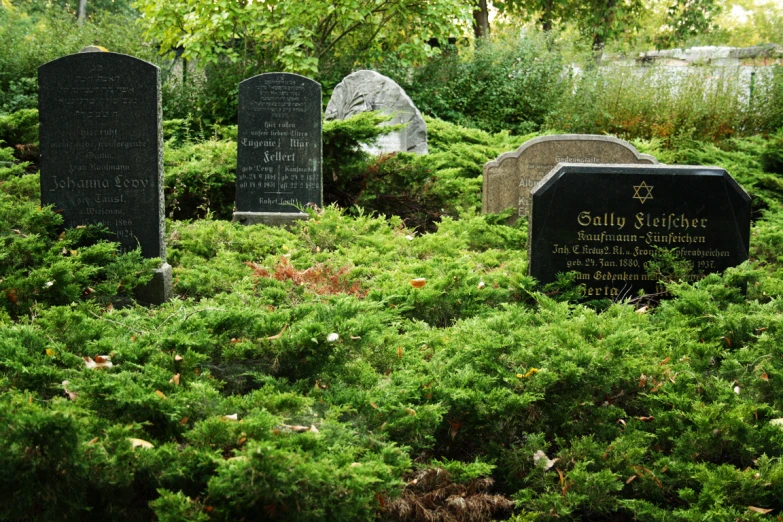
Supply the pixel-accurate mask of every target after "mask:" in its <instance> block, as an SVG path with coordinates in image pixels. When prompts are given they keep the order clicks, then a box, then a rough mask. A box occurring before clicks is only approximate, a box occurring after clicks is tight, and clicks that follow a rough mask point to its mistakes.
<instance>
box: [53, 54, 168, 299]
mask: <svg viewBox="0 0 783 522" xmlns="http://www.w3.org/2000/svg"><path fill="white" fill-rule="evenodd" d="M38 108H39V118H40V146H41V202H42V204H44V205H53V206H54V207H55V208H56V209H57V210H58V211H59V212H61V214H62V216H63V221H64V224H65V226H66V227H75V226H79V225H88V224H96V223H103V224H104V225H106V227H107V228H108V229H109V230H110V231H111V232H113V233H114V234H115V235H116V240H117V241H119V243H120V245H121V247H122V249H123V250H132V249H135V248H136V247H137V246H138V245H140V246H141V251H142V255H143V256H144V257H148V258H149V257H160V258H162V259H163V260H164V261H165V257H166V250H165V244H164V241H163V232H164V216H163V212H164V210H163V209H164V203H163V137H162V136H163V135H162V131H161V98H160V76H159V71H158V68H157V67H156V66H154V65H152V64H149V63H147V62H144V61H142V60H139V59H137V58H133V57H131V56H125V55H122V54H116V53H110V52H88V53H79V54H72V55H69V56H64V57H62V58H58V59H57V60H54V61H51V62H49V63H46V64H44V65H42V66H41V67H39V69H38ZM162 270H163V271H164V272H165V273H162V274H156V280H157V279H159V278H161V277H162V278H163V280H165V279H166V277H168V278H169V279H170V271H171V267H170V266H168V265H165V264H164V266H163V268H162ZM163 280H161V281H163ZM155 284H156V283H155V281H153V285H155ZM161 284H165V281H163V282H162V283H161ZM161 292H163V293H162V294H160V296H159V298H158V297H153V298H150V301H151V302H156V301H161V302H162V301H163V300H165V299H167V298H168V293H170V288H169V289H167V290H161ZM153 293H154V292H153Z"/></svg>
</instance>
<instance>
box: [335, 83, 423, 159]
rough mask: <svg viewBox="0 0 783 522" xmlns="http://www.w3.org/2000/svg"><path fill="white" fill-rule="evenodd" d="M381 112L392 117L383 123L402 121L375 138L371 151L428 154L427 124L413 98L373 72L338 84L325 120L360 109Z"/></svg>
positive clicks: (348, 114)
mask: <svg viewBox="0 0 783 522" xmlns="http://www.w3.org/2000/svg"><path fill="white" fill-rule="evenodd" d="M367 111H380V112H382V113H384V114H388V115H391V116H392V119H391V120H390V121H388V122H384V124H383V125H398V124H405V127H404V128H403V129H402V130H400V131H395V132H392V133H390V134H387V135H385V136H381V137H380V138H379V139H378V142H377V144H376V148H375V149H370V151H371V152H375V153H378V152H381V153H383V152H415V153H417V154H427V152H428V149H427V124H426V123H425V122H424V118H422V116H421V113H420V112H419V109H417V108H416V106H415V105H414V104H413V100H411V99H410V97H409V96H408V95H407V94H405V91H404V90H403V89H402V87H400V86H399V85H398V84H397V82H395V81H394V80H392V79H391V78H388V77H386V76H384V75H382V74H380V73H377V72H375V71H367V70H363V71H357V72H355V73H353V74H349V75H348V76H346V77H345V78H343V81H341V82H340V83H338V84H337V86H336V87H335V88H334V91H333V92H332V97H331V98H330V99H329V104H328V105H327V106H326V114H325V118H326V119H327V120H344V119H346V118H350V117H351V116H354V115H356V114H359V113H360V112H367Z"/></svg>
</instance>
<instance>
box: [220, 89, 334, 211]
mask: <svg viewBox="0 0 783 522" xmlns="http://www.w3.org/2000/svg"><path fill="white" fill-rule="evenodd" d="M321 107H322V105H321V84H320V83H318V82H316V81H314V80H311V79H309V78H305V77H304V76H299V75H298V74H290V73H265V74H259V75H257V76H254V77H252V78H248V79H247V80H245V81H243V82H242V83H240V84H239V111H238V123H239V128H238V137H237V193H236V212H235V213H234V220H235V221H238V222H240V223H243V224H253V223H265V224H267V225H288V224H290V223H291V222H292V221H295V220H298V219H306V218H307V214H305V213H303V212H301V210H300V208H302V207H304V206H306V205H316V206H319V207H320V206H322V204H323V183H322V181H323V180H322V148H321V147H322V145H321V144H322V137H321Z"/></svg>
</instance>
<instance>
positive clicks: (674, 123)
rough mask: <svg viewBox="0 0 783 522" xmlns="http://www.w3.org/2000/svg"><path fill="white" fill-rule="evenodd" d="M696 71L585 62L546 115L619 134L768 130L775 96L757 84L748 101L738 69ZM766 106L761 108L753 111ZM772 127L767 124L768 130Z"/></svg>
mask: <svg viewBox="0 0 783 522" xmlns="http://www.w3.org/2000/svg"><path fill="white" fill-rule="evenodd" d="M721 69H722V70H720V71H719V70H715V69H713V70H708V69H704V70H699V69H693V71H692V72H691V73H690V74H688V75H686V76H684V77H678V76H676V75H673V74H672V73H670V72H668V71H667V70H666V69H665V68H658V67H649V68H643V69H639V68H633V67H608V68H595V67H588V68H587V69H586V70H585V71H584V72H583V73H582V74H581V75H580V76H578V77H576V78H575V86H574V90H573V91H572V92H571V93H569V94H568V95H567V97H566V98H565V100H564V101H563V105H562V106H561V107H560V109H559V110H558V111H557V112H556V113H553V114H552V115H551V116H550V118H549V120H548V127H549V128H552V129H558V130H560V131H564V132H577V133H593V134H595V133H602V132H608V133H609V134H613V135H617V136H619V137H621V138H624V139H629V140H631V139H636V138H643V139H655V138H659V139H662V140H665V141H667V142H668V141H670V140H672V139H682V138H686V139H694V140H700V141H712V142H720V141H722V140H725V139H726V138H731V137H734V136H743V135H752V134H754V133H756V132H758V131H760V130H766V129H770V125H773V124H772V122H771V119H770V118H774V115H775V114H776V112H775V111H776V110H777V111H779V109H780V98H779V97H776V95H775V94H773V93H775V92H777V91H775V89H774V88H773V87H774V84H773V83H772V81H768V82H766V83H762V84H761V87H763V88H759V89H758V90H757V92H756V93H755V94H754V96H755V97H754V100H755V101H754V104H757V105H749V104H748V103H746V102H745V101H743V100H744V99H746V98H747V85H745V84H744V83H743V82H742V81H741V78H740V74H739V73H740V71H739V69H733V68H728V67H727V68H721ZM758 107H765V109H764V110H757V108H758ZM774 129H775V128H774V127H772V130H774Z"/></svg>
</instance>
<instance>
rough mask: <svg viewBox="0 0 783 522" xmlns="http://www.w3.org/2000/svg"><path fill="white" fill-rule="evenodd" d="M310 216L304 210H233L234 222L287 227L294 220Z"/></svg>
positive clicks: (303, 219) (302, 219)
mask: <svg viewBox="0 0 783 522" xmlns="http://www.w3.org/2000/svg"><path fill="white" fill-rule="evenodd" d="M308 219H310V216H308V215H307V214H305V213H304V212H234V223H239V224H240V225H258V224H262V225H266V226H268V227H285V228H289V227H290V226H292V225H293V224H294V223H295V222H296V221H307V220H308Z"/></svg>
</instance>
